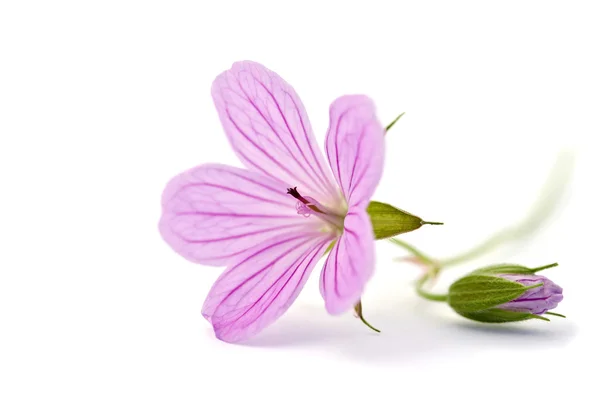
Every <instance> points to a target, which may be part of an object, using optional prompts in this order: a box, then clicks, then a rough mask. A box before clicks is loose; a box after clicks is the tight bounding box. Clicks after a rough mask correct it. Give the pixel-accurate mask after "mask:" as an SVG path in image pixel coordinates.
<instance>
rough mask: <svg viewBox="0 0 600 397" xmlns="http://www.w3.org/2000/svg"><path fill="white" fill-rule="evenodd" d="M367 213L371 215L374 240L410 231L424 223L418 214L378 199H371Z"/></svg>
mask: <svg viewBox="0 0 600 397" xmlns="http://www.w3.org/2000/svg"><path fill="white" fill-rule="evenodd" d="M367 213H368V214H369V217H371V224H372V225H373V232H374V233H375V239H376V240H381V239H384V238H390V237H393V236H396V235H398V234H402V233H407V232H412V231H413V230H417V229H418V228H420V227H421V226H423V225H424V224H425V222H423V220H422V219H421V218H419V217H418V216H414V215H412V214H409V213H408V212H406V211H402V210H401V209H398V208H396V207H394V206H391V205H389V204H386V203H381V202H379V201H371V202H370V203H369V206H368V207H367Z"/></svg>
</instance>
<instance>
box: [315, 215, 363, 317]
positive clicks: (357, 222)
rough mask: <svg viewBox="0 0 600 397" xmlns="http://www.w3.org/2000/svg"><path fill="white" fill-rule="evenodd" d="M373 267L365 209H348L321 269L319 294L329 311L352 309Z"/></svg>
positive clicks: (338, 312) (341, 311) (331, 312)
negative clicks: (335, 240)
mask: <svg viewBox="0 0 600 397" xmlns="http://www.w3.org/2000/svg"><path fill="white" fill-rule="evenodd" d="M374 266H375V237H374V235H373V228H372V226H371V221H370V219H369V215H368V214H367V212H366V211H365V210H363V209H360V208H351V209H350V212H348V215H346V219H345V221H344V232H343V234H342V236H341V237H340V239H339V240H338V241H337V243H336V244H335V245H334V246H333V248H332V249H331V252H330V253H329V257H328V258H327V261H326V262H325V266H323V270H322V271H321V284H320V288H321V295H322V296H323V298H324V299H325V307H326V309H327V311H328V312H329V313H330V314H340V313H343V312H345V311H346V310H348V309H350V308H352V307H353V306H354V305H355V304H356V303H357V302H358V301H359V299H360V296H361V294H362V292H363V289H364V286H365V284H366V283H367V281H368V280H369V279H370V278H371V275H372V274H373V270H374Z"/></svg>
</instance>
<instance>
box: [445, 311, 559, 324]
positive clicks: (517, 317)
mask: <svg viewBox="0 0 600 397" xmlns="http://www.w3.org/2000/svg"><path fill="white" fill-rule="evenodd" d="M457 313H458V314H460V315H461V316H463V317H465V318H468V319H469V320H473V321H479V322H481V323H512V322H515V321H525V320H530V319H533V318H536V319H538V320H544V321H550V320H548V319H547V318H546V317H542V316H538V315H536V314H530V313H523V312H511V311H508V310H502V309H487V310H482V311H478V312H458V311H457Z"/></svg>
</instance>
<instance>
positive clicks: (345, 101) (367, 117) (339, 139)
mask: <svg viewBox="0 0 600 397" xmlns="http://www.w3.org/2000/svg"><path fill="white" fill-rule="evenodd" d="M329 117H330V124H329V130H328V131H327V138H326V140H325V149H326V152H327V157H328V158H329V164H330V165H331V169H332V170H333V176H334V177H335V179H336V180H337V182H338V184H339V185H340V187H341V188H342V192H343V193H344V197H346V200H347V201H348V206H349V207H353V206H358V207H361V208H366V206H367V205H368V204H369V201H370V199H371V196H372V195H373V193H374V192H375V188H376V187H377V184H378V183H379V180H380V179H381V174H382V173H383V157H384V151H385V148H384V129H383V127H382V126H381V124H380V123H379V121H378V120H377V117H376V116H375V106H374V105H373V102H372V101H371V100H370V99H369V98H368V97H366V96H363V95H350V96H343V97H340V98H338V99H336V100H335V101H334V102H333V103H332V104H331V106H330V108H329Z"/></svg>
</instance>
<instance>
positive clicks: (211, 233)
mask: <svg viewBox="0 0 600 397" xmlns="http://www.w3.org/2000/svg"><path fill="white" fill-rule="evenodd" d="M296 202H297V200H295V199H294V198H293V197H291V196H290V195H288V194H287V193H286V187H285V186H284V185H281V183H280V182H279V181H277V180H274V179H272V178H269V177H266V176H263V175H261V174H258V173H255V172H252V171H248V170H243V169H239V168H235V167H230V166H226V165H217V164H206V165H202V166H199V167H196V168H193V169H191V170H188V171H186V172H184V173H182V174H180V175H178V176H176V177H175V178H173V179H172V180H171V181H170V182H169V183H168V184H167V186H166V188H165V190H164V193H163V200H162V211H163V213H162V217H161V220H160V224H159V229H160V232H161V234H162V236H163V238H164V239H165V241H166V242H167V243H168V244H169V245H170V246H171V247H172V248H173V249H174V250H175V251H176V252H177V253H179V254H181V255H182V256H183V257H185V258H186V259H188V260H190V261H192V262H196V263H202V264H206V265H213V266H224V265H227V264H229V263H235V262H236V260H239V257H240V256H243V254H245V252H246V250H248V249H249V248H253V247H254V246H256V245H257V244H258V243H261V242H263V241H266V240H269V239H271V238H273V237H275V236H277V235H279V234H281V233H282V232H288V231H307V230H308V231H314V230H317V229H318V228H319V225H320V224H321V222H322V221H320V220H319V219H318V218H317V217H310V218H305V217H303V216H301V215H298V214H297V210H296Z"/></svg>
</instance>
